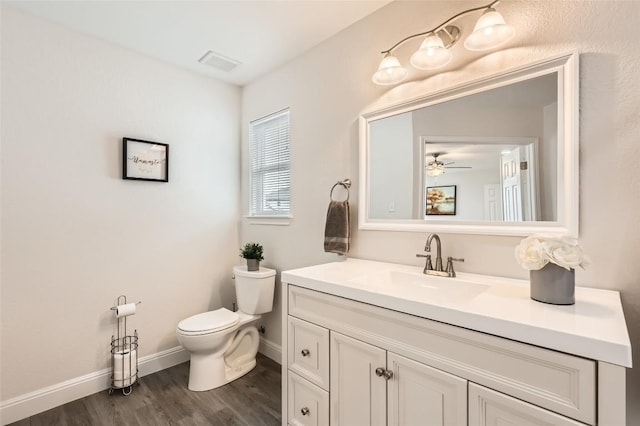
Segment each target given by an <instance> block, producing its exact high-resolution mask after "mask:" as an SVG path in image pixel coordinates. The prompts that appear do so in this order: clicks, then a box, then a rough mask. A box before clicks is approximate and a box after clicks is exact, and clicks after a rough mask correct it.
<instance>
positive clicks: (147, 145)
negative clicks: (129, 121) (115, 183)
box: [122, 138, 169, 182]
mask: <svg viewBox="0 0 640 426" xmlns="http://www.w3.org/2000/svg"><path fill="white" fill-rule="evenodd" d="M122 179H131V180H146V181H154V182H169V145H168V144H166V143H159V142H150V141H143V140H140V139H131V138H122Z"/></svg>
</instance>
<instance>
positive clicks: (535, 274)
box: [529, 263, 576, 305]
mask: <svg viewBox="0 0 640 426" xmlns="http://www.w3.org/2000/svg"><path fill="white" fill-rule="evenodd" d="M575 272H576V271H575V270H574V269H573V268H572V269H571V270H567V269H565V268H563V267H562V266H558V265H556V264H554V263H547V265H546V266H545V267H544V268H542V269H539V270H537V271H529V281H530V283H531V298H532V299H533V300H537V301H538V302H543V303H550V304H552V305H573V304H574V303H576V299H575V289H576V276H575Z"/></svg>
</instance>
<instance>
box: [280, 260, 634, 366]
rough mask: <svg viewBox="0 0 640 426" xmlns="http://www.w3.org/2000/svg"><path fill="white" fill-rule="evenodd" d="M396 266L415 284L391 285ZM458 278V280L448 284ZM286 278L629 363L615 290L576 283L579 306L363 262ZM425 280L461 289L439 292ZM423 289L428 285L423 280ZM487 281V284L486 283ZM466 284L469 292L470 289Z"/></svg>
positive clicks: (522, 285)
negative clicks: (442, 293)
mask: <svg viewBox="0 0 640 426" xmlns="http://www.w3.org/2000/svg"><path fill="white" fill-rule="evenodd" d="M390 271H397V272H399V273H401V274H404V276H405V277H415V281H414V282H415V283H417V284H415V286H414V287H411V286H413V285H414V283H410V282H408V281H407V280H406V279H405V281H407V282H406V283H403V284H402V285H397V284H392V283H391V282H389V281H387V280H386V278H385V277H390V276H391V275H389V274H390V273H391V272H390ZM451 280H453V281H451ZM282 282H284V283H289V284H294V285H297V286H300V287H304V288H308V289H312V290H317V291H321V292H324V293H329V294H333V295H336V296H340V297H345V298H347V299H352V300H357V301H360V302H364V303H369V304H371V305H376V306H380V307H383V308H388V309H393V310H395V311H399V312H405V313H408V314H412V315H416V316H419V317H423V318H428V319H432V320H435V321H440V322H444V323H447V324H452V325H457V326H460V327H465V328H468V329H471V330H476V331H481V332H484V333H489V334H493V335H496V336H501V337H506V338H509V339H513V340H517V341H520V342H524V343H529V344H532V345H537V346H541V347H545V348H549V349H554V350H558V351H562V352H567V353H570V354H574V355H579V356H583V357H586V358H591V359H595V360H599V361H605V362H609V363H611V364H616V365H621V366H624V367H631V343H630V341H629V334H628V332H627V325H626V322H625V319H624V314H623V311H622V305H621V303H620V294H619V293H618V292H617V291H611V290H601V289H593V288H585V287H576V292H575V297H576V303H575V305H569V306H559V305H549V304H546V303H540V302H536V301H534V300H532V299H531V298H530V297H529V282H528V281H525V280H516V279H509V278H500V277H491V276H484V275H474V274H466V273H458V276H457V278H446V277H444V278H441V277H432V276H425V275H423V274H422V268H419V267H415V266H406V265H397V264H392V263H384V262H376V261H369V260H360V259H347V260H345V261H342V262H334V263H326V264H322V265H316V266H310V267H306V268H300V269H293V270H289V271H283V272H282ZM421 282H431V283H434V284H435V285H437V286H442V287H441V288H446V286H447V283H449V284H452V286H451V287H456V285H459V287H456V288H459V289H460V291H458V293H455V292H453V293H451V295H449V296H446V297H442V298H441V297H439V295H438V292H439V291H442V290H435V292H434V290H433V289H432V288H433V287H432V286H430V285H427V286H426V287H430V290H428V291H422V290H421V288H420V287H421V284H420V283H421ZM423 286H425V285H424V284H423ZM485 286H486V287H485ZM467 289H468V290H467Z"/></svg>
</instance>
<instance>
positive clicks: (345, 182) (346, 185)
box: [329, 179, 351, 201]
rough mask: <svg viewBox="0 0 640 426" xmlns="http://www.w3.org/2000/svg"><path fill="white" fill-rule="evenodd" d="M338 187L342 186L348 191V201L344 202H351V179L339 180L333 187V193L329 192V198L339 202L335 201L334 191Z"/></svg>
mask: <svg viewBox="0 0 640 426" xmlns="http://www.w3.org/2000/svg"><path fill="white" fill-rule="evenodd" d="M338 185H340V186H342V187H343V188H344V189H345V190H346V191H347V199H346V200H344V201H349V188H351V179H345V180H339V181H338V182H336V183H335V184H334V185H333V186H332V187H331V191H330V192H329V198H331V201H337V200H334V199H333V190H334V189H335V188H336V186H338Z"/></svg>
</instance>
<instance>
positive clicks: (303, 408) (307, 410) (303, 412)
mask: <svg viewBox="0 0 640 426" xmlns="http://www.w3.org/2000/svg"><path fill="white" fill-rule="evenodd" d="M300 412H301V413H302V415H303V416H306V415H308V414H309V409H308V408H307V407H302V409H301V410H300Z"/></svg>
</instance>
